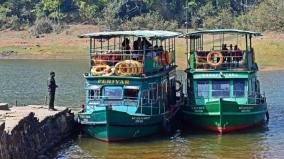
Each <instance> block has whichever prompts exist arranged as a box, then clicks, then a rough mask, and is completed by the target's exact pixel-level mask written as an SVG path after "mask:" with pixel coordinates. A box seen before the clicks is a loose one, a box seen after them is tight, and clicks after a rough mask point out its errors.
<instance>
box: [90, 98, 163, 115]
mask: <svg viewBox="0 0 284 159" xmlns="http://www.w3.org/2000/svg"><path fill="white" fill-rule="evenodd" d="M88 106H89V107H90V108H91V109H93V110H95V108H96V107H111V108H114V109H115V107H118V106H126V112H127V111H128V110H129V107H135V108H137V110H136V112H135V113H136V114H146V115H154V114H163V113H165V112H166V110H167V108H166V104H165V100H162V99H156V100H153V99H148V98H139V99H138V98H136V97H124V99H113V98H112V97H106V96H97V97H96V98H95V99H90V100H89V105H88Z"/></svg>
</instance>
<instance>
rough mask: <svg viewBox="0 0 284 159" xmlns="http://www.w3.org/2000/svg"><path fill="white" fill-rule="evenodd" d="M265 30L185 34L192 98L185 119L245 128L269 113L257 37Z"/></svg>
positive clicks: (222, 129) (228, 129) (199, 124)
mask: <svg viewBox="0 0 284 159" xmlns="http://www.w3.org/2000/svg"><path fill="white" fill-rule="evenodd" d="M260 35H261V34H260V33H257V32H250V31H242V30H233V29H220V30H204V31H197V32H192V33H188V34H186V35H185V38H186V39H187V44H188V45H187V46H188V49H187V50H188V53H187V55H188V68H187V70H186V73H187V79H188V81H187V96H188V97H187V100H186V103H187V104H186V105H184V106H183V107H182V109H181V112H182V118H183V120H184V121H185V122H186V123H188V124H191V125H193V126H195V127H199V128H203V129H207V130H212V131H215V132H219V133H224V132H231V131H235V130H241V129H246V128H250V127H254V126H257V125H260V124H262V123H264V121H265V119H268V118H269V116H268V110H267V103H266V98H265V96H264V94H261V91H260V82H259V80H258V78H257V73H258V66H257V63H256V60H255V51H254V48H253V47H252V37H254V36H260Z"/></svg>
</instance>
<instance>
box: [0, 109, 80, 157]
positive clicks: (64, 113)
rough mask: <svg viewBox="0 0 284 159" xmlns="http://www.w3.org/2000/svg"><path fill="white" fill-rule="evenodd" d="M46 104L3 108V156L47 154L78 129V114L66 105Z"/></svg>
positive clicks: (0, 141)
mask: <svg viewBox="0 0 284 159" xmlns="http://www.w3.org/2000/svg"><path fill="white" fill-rule="evenodd" d="M56 109H57V110H56V111H49V110H48V108H47V107H46V106H25V107H13V108H11V109H10V110H7V111H5V110H0V158H1V159H11V158H12V159H18V158H20V159H34V158H38V156H39V155H41V154H44V153H45V152H46V151H48V150H49V149H51V148H53V146H55V145H56V144H58V143H59V142H61V141H62V140H63V139H64V138H66V137H67V136H68V135H70V134H71V133H72V132H73V131H74V128H75V121H74V114H73V113H71V112H70V110H69V109H67V108H64V107H56Z"/></svg>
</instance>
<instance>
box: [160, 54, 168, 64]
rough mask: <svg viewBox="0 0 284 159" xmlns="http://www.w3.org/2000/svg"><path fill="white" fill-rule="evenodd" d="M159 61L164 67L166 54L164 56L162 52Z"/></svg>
mask: <svg viewBox="0 0 284 159" xmlns="http://www.w3.org/2000/svg"><path fill="white" fill-rule="evenodd" d="M161 59H162V60H161V61H162V64H163V65H166V64H167V61H166V54H165V52H164V51H163V52H161Z"/></svg>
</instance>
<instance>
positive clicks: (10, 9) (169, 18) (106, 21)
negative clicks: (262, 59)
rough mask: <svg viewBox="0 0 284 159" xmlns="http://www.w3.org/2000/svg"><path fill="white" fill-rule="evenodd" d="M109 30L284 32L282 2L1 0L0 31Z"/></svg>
mask: <svg viewBox="0 0 284 159" xmlns="http://www.w3.org/2000/svg"><path fill="white" fill-rule="evenodd" d="M76 23H80V24H94V25H101V26H102V27H103V28H104V29H105V30H123V29H124V30H126V29H145V28H148V29H168V30H174V29H176V28H186V25H187V26H188V27H189V28H195V29H196V28H239V29H250V30H257V31H284V1H283V0H0V29H2V30H3V29H8V28H9V29H12V30H22V29H28V28H30V27H31V29H30V30H31V32H32V33H34V34H41V33H48V32H53V31H56V32H57V31H58V32H60V30H62V26H64V24H76Z"/></svg>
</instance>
